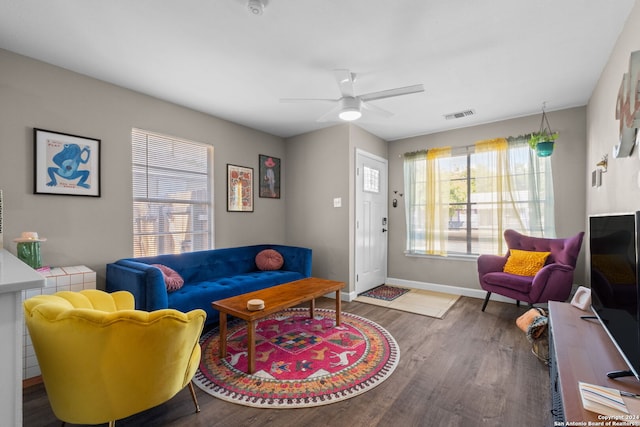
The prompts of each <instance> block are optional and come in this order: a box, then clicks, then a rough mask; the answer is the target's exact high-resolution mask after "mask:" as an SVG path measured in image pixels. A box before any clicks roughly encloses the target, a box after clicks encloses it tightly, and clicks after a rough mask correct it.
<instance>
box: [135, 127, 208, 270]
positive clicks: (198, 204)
mask: <svg viewBox="0 0 640 427" xmlns="http://www.w3.org/2000/svg"><path fill="white" fill-rule="evenodd" d="M150 139H154V140H156V141H161V142H162V143H167V144H171V147H172V149H175V148H176V147H180V145H182V146H183V148H184V149H185V151H187V150H189V148H188V147H191V149H193V150H194V151H201V152H202V151H204V152H206V157H207V158H206V160H204V162H202V161H200V162H194V163H199V164H200V167H201V168H202V167H203V166H202V165H206V166H204V167H205V168H206V173H203V172H202V171H196V170H194V169H191V170H190V169H188V168H187V167H184V166H183V167H180V166H178V163H179V162H178V161H176V164H174V165H173V167H172V165H170V164H169V165H167V166H160V165H157V164H155V165H154V164H153V162H154V160H155V161H158V160H159V159H150V158H149V151H150V150H149V148H148V147H149V143H150V141H149V140H150ZM142 140H144V142H143V141H142ZM136 144H138V145H136ZM142 145H144V147H142ZM131 150H132V159H131V167H132V216H133V218H132V220H133V221H132V233H133V235H132V237H133V239H132V244H133V247H132V249H133V253H134V256H135V257H140V256H156V255H164V254H177V253H182V252H192V251H195V250H204V249H213V248H214V241H215V240H214V231H215V229H214V224H215V222H214V213H215V199H214V147H213V146H212V145H211V144H206V143H201V142H196V141H191V140H187V139H184V138H179V137H173V136H169V135H165V134H160V133H157V132H152V131H147V130H143V129H138V128H133V129H132V130H131ZM136 150H142V152H144V159H143V160H141V159H140V157H141V156H140V155H136V153H138V152H137V151H136ZM195 154H196V153H194V155H195ZM172 157H173V158H178V156H175V155H173V156H172ZM184 158H188V156H186V157H184ZM184 158H182V159H184ZM140 170H142V171H143V174H144V175H142V178H141V181H142V184H138V183H137V182H136V180H137V179H140V177H141V175H140ZM171 175H174V176H175V179H176V180H179V181H177V182H178V183H181V184H184V183H186V182H189V181H193V180H196V181H204V182H206V189H203V190H194V189H190V188H189V189H184V190H183V192H184V191H191V193H193V191H197V192H199V194H200V195H202V194H205V195H206V196H205V198H204V199H196V200H194V199H190V198H180V197H175V198H173V197H158V196H154V195H153V193H154V192H155V191H163V190H159V189H160V188H163V189H164V188H168V189H172V190H173V191H174V193H175V194H177V193H179V192H180V191H179V190H180V189H179V187H180V186H179V185H176V187H175V189H173V188H171V186H166V184H167V182H171V179H170V176H171ZM153 176H155V178H156V179H150V177H153ZM151 183H154V184H155V185H151ZM151 187H153V188H151ZM166 191H168V190H166ZM140 204H147V205H149V206H147V208H149V210H152V211H154V210H156V209H157V210H158V212H157V213H156V215H155V217H156V220H155V221H156V228H157V229H156V230H155V231H151V232H149V231H142V232H141V231H139V230H137V228H138V229H139V227H136V224H138V223H139V222H140V221H141V220H142V218H143V215H139V214H138V206H140ZM162 207H164V208H165V209H166V211H164V212H163V209H162ZM180 207H182V208H184V207H186V210H185V211H184V212H180V211H179V209H180ZM198 208H200V209H198ZM175 209H178V212H176V211H175ZM202 209H205V210H206V213H202V212H200V213H197V212H198V210H202ZM189 211H190V212H189ZM194 211H195V212H196V213H194ZM160 212H162V213H163V214H164V215H165V216H170V215H174V216H180V215H190V216H191V218H190V222H191V224H192V225H191V226H190V228H188V229H185V230H181V231H176V230H170V229H169V228H170V227H171V224H170V223H169V224H165V222H164V218H160V217H161V214H160ZM196 215H197V217H198V219H195V218H194V217H195V216H196ZM203 215H204V216H205V218H202V216H203ZM195 221H199V222H201V223H206V227H205V228H203V229H201V230H199V229H197V228H195V226H193V224H194V222H195ZM161 228H162V229H161ZM180 234H182V235H189V236H191V239H184V240H182V242H181V244H180V248H179V250H178V249H177V247H176V244H175V242H174V243H173V250H170V251H167V250H166V248H167V247H168V246H171V245H170V244H168V243H166V242H164V239H165V238H167V237H170V238H171V237H172V236H175V235H180ZM196 236H199V239H197V240H196V239H195V237H196ZM144 238H148V239H149V241H151V242H153V244H152V246H153V250H151V251H148V252H146V253H145V252H144V251H143V250H142V249H141V247H143V246H144V242H143V241H142V239H144ZM153 238H155V241H154V240H153ZM198 243H199V244H198ZM194 244H196V245H197V246H198V247H195V248H194V247H193V245H194ZM167 245H168V246H167Z"/></svg>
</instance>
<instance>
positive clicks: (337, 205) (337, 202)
mask: <svg viewBox="0 0 640 427" xmlns="http://www.w3.org/2000/svg"><path fill="white" fill-rule="evenodd" d="M333 207H334V208H341V207H342V197H336V198H335V199H333Z"/></svg>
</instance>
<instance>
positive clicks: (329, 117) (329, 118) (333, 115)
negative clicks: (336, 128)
mask: <svg viewBox="0 0 640 427" xmlns="http://www.w3.org/2000/svg"><path fill="white" fill-rule="evenodd" d="M341 109H342V106H341V105H338V106H336V107H335V108H332V109H331V110H329V111H327V112H326V113H324V114H323V115H321V116H320V117H318V118H317V119H316V122H334V121H338V120H339V118H338V113H340V110H341Z"/></svg>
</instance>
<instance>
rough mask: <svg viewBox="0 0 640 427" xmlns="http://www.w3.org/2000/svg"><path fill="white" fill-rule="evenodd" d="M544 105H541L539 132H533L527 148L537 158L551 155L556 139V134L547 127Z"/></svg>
mask: <svg viewBox="0 0 640 427" xmlns="http://www.w3.org/2000/svg"><path fill="white" fill-rule="evenodd" d="M544 107H545V105H544V104H543V105H542V120H541V121H540V130H539V131H538V132H534V133H532V134H531V136H530V137H529V146H530V147H531V149H533V150H535V152H536V154H537V155H538V157H547V156H550V155H551V153H553V146H554V144H555V140H556V139H558V132H552V131H551V126H550V125H549V119H548V118H547V113H546V112H545V111H544Z"/></svg>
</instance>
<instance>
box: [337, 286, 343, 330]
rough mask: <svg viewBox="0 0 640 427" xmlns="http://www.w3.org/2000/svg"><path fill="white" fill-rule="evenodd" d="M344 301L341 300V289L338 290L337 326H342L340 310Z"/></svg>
mask: <svg viewBox="0 0 640 427" xmlns="http://www.w3.org/2000/svg"><path fill="white" fill-rule="evenodd" d="M341 308H342V301H341V300H340V289H338V290H337V291H336V326H340V310H341Z"/></svg>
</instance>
